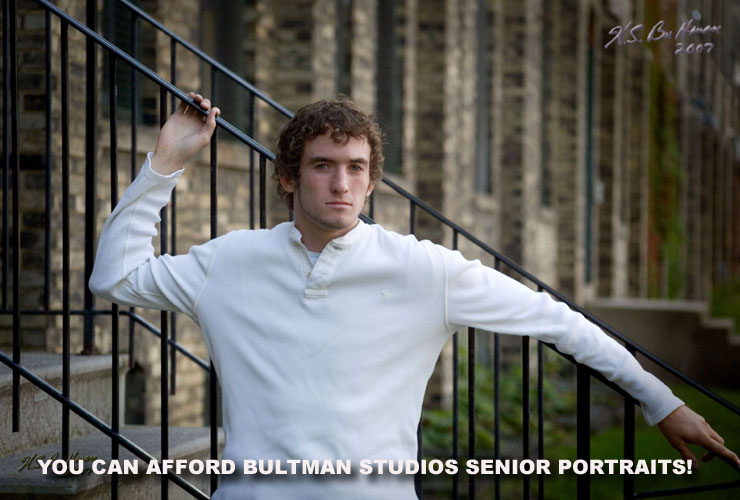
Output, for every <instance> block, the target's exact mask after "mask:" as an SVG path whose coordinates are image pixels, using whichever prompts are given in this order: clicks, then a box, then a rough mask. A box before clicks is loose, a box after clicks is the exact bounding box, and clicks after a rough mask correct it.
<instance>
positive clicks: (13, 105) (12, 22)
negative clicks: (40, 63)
mask: <svg viewBox="0 0 740 500" xmlns="http://www.w3.org/2000/svg"><path fill="white" fill-rule="evenodd" d="M6 3H7V4H9V6H8V7H7V10H6V13H7V14H8V21H7V23H6V24H7V25H8V26H7V27H8V29H9V31H10V33H9V35H8V37H9V39H10V102H9V103H8V102H7V101H6V102H4V103H3V106H4V107H9V108H10V129H11V132H10V133H11V141H10V144H11V148H12V150H11V151H12V153H11V159H10V163H11V165H12V168H13V187H12V191H13V362H15V363H20V362H21V303H20V298H21V293H20V268H21V264H20V262H21V261H20V249H21V228H20V224H21V218H20V204H19V198H20V196H19V192H20V190H19V181H18V176H19V175H20V166H19V159H18V39H17V34H16V19H15V18H16V3H15V0H8V1H7V2H6ZM6 185H7V184H6ZM6 199H7V197H6ZM6 255H7V250H6ZM20 383H21V380H20V374H19V373H18V371H17V370H13V417H12V420H13V423H12V424H13V425H12V427H13V432H18V430H19V429H20V402H21V399H20V398H21V396H20V394H21V393H20Z"/></svg>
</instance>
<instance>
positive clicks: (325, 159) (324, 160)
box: [308, 156, 369, 165]
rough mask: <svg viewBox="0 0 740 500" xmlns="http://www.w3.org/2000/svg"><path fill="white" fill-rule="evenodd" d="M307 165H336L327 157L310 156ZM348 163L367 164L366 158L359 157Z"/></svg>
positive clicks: (334, 161)
mask: <svg viewBox="0 0 740 500" xmlns="http://www.w3.org/2000/svg"><path fill="white" fill-rule="evenodd" d="M308 163H336V159H334V158H329V157H327V156H312V157H311V158H309V159H308ZM349 163H361V164H363V165H367V164H368V163H369V162H368V160H367V158H363V157H359V158H351V159H350V160H349Z"/></svg>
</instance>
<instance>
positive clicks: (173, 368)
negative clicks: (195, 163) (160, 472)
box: [170, 38, 177, 395]
mask: <svg viewBox="0 0 740 500" xmlns="http://www.w3.org/2000/svg"><path fill="white" fill-rule="evenodd" d="M170 79H171V82H172V85H175V83H176V82H177V43H176V41H175V39H174V38H172V39H171V40H170ZM170 110H171V111H170V112H171V113H174V112H175V111H176V110H177V102H176V100H175V96H174V94H173V95H172V96H170ZM176 253H177V186H175V187H174V188H173V189H172V195H171V197H170V254H171V255H175V254H176ZM170 340H172V342H177V314H176V313H175V312H174V311H173V312H171V313H170ZM176 384H177V352H176V351H175V349H170V394H172V395H174V394H175V392H176V387H177V385H176Z"/></svg>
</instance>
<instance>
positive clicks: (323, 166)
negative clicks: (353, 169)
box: [314, 163, 329, 170]
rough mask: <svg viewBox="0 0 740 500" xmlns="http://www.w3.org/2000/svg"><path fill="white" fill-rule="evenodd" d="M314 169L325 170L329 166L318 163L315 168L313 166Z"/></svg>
mask: <svg viewBox="0 0 740 500" xmlns="http://www.w3.org/2000/svg"><path fill="white" fill-rule="evenodd" d="M314 168H317V169H320V170H323V169H325V168H329V165H327V164H326V163H319V164H317V165H316V166H315V167H314Z"/></svg>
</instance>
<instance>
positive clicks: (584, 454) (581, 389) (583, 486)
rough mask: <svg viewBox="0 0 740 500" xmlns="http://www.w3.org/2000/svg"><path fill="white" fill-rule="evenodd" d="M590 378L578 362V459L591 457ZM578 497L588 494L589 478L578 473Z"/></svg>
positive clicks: (589, 488) (584, 497)
mask: <svg viewBox="0 0 740 500" xmlns="http://www.w3.org/2000/svg"><path fill="white" fill-rule="evenodd" d="M590 392H591V379H590V377H589V375H588V371H587V370H586V367H585V366H583V365H581V364H580V363H579V364H578V365H577V367H576V442H577V444H576V448H577V450H576V455H577V457H578V460H586V461H588V460H589V459H590V457H591V441H590V440H591V409H590V408H589V403H590ZM576 485H577V486H576V490H577V496H578V498H579V499H587V498H589V496H590V490H591V478H590V476H589V475H588V474H579V475H578V478H577V479H576Z"/></svg>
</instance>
